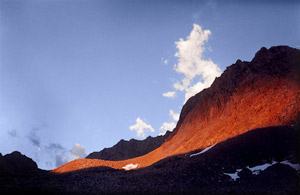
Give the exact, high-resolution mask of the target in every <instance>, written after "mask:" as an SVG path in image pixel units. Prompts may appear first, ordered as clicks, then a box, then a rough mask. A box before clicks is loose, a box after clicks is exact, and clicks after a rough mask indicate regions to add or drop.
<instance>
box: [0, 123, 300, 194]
mask: <svg viewBox="0 0 300 195" xmlns="http://www.w3.org/2000/svg"><path fill="white" fill-rule="evenodd" d="M299 127H300V126H299V125H298V126H297V125H296V126H277V127H267V128H260V129H254V130H252V131H249V132H246V133H244V134H242V135H239V136H236V137H234V138H230V139H228V140H226V141H224V142H221V143H218V144H216V145H214V146H213V147H210V148H209V149H205V150H195V151H191V152H189V153H186V154H180V155H175V156H172V157H168V158H165V159H163V160H160V161H158V162H156V163H154V164H153V165H151V166H148V167H145V168H142V169H138V170H133V171H124V170H116V169H112V168H109V167H94V168H89V169H81V170H77V171H73V172H68V173H64V174H55V173H51V172H50V173H44V174H43V175H35V176H30V177H29V176H22V177H21V176H19V177H16V176H15V177H12V176H10V177H9V178H8V177H2V176H1V175H0V192H1V194H24V193H28V194H29V193H30V194H120V193H122V194H291V195H294V194H299V193H300V172H299V171H300V158H299V154H300V147H299V143H300V142H299V138H300V129H299Z"/></svg>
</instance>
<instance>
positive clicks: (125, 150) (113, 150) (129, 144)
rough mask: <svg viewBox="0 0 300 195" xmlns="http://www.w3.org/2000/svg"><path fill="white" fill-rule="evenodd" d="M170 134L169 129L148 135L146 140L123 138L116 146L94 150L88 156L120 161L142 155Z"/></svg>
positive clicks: (159, 144)
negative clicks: (152, 135) (163, 132)
mask: <svg viewBox="0 0 300 195" xmlns="http://www.w3.org/2000/svg"><path fill="white" fill-rule="evenodd" d="M170 134H171V132H170V131H167V132H166V134H165V135H161V136H156V137H151V136H148V137H147V138H146V139H144V140H136V139H130V140H129V141H126V140H123V139H121V140H120V141H119V142H118V143H117V144H115V145H114V146H112V147H110V148H104V149H103V150H101V151H100V152H92V153H90V154H89V155H88V156H87V157H86V158H87V159H102V160H112V161H118V160H126V159H130V158H134V157H137V156H142V155H144V154H147V153H149V152H151V151H153V150H154V149H156V148H158V147H159V146H161V144H162V143H163V142H164V141H165V140H166V139H167V138H168V136H169V135H170Z"/></svg>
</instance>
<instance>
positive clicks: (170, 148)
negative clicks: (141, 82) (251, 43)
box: [53, 46, 300, 173]
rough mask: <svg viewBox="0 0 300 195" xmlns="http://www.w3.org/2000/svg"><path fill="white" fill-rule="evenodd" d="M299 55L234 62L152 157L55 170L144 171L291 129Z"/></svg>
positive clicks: (280, 49)
mask: <svg viewBox="0 0 300 195" xmlns="http://www.w3.org/2000/svg"><path fill="white" fill-rule="evenodd" d="M299 64H300V51H299V50H298V49H294V48H290V47H288V46H277V47H271V48H270V49H266V48H262V49H260V50H259V51H258V52H257V53H256V54H255V57H254V58H253V59H252V61H251V62H242V61H241V60H237V61H236V63H235V64H233V65H231V66H229V67H228V68H226V70H225V71H224V73H223V74H222V75H221V76H220V77H218V78H216V79H215V81H214V82H213V84H212V86H211V87H210V88H208V89H204V90H203V91H201V92H200V93H198V94H196V95H195V96H193V97H191V98H190V99H189V100H188V101H187V102H186V104H185V105H184V106H183V108H182V111H181V114H180V118H179V121H178V123H177V126H176V128H175V129H174V131H173V132H172V134H171V135H170V136H169V137H168V139H167V140H166V141H165V142H164V143H163V144H162V145H161V146H160V147H158V148H157V149H155V150H153V151H152V152H150V153H148V154H146V155H144V156H140V157H136V158H133V159H128V160H123V161H103V160H91V159H80V160H75V161H71V162H69V163H67V164H65V165H63V166H61V167H59V168H57V169H55V170H53V171H54V172H57V173H61V172H67V171H73V170H77V169H83V168H88V167H93V166H109V167H112V168H117V169H121V168H122V167H124V166H125V165H127V164H138V168H141V167H147V166H149V165H151V164H153V163H155V162H157V161H159V160H161V159H163V158H166V157H170V156H173V155H177V154H182V153H186V152H189V151H192V150H195V149H201V148H206V147H208V146H211V145H213V144H216V143H219V142H222V141H224V140H226V139H229V138H232V137H235V136H237V135H240V134H243V133H245V132H247V131H250V130H252V129H256V128H263V127H268V126H278V125H291V124H294V123H295V122H296V119H297V116H298V115H299V111H300V105H299V104H297V103H298V102H299V100H300V99H299V97H300V84H299V74H298V72H299Z"/></svg>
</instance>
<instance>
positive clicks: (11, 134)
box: [8, 129, 18, 137]
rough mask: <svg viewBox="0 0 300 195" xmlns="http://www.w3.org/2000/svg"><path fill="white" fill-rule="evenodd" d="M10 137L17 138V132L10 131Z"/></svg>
mask: <svg viewBox="0 0 300 195" xmlns="http://www.w3.org/2000/svg"><path fill="white" fill-rule="evenodd" d="M8 135H10V136H11V137H17V136H18V135H17V130H15V129H12V130H9V131H8Z"/></svg>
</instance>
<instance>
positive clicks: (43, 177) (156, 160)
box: [0, 46, 300, 195]
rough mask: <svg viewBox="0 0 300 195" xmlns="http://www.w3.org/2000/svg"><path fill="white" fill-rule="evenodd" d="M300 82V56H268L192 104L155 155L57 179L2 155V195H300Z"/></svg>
mask: <svg viewBox="0 0 300 195" xmlns="http://www.w3.org/2000/svg"><path fill="white" fill-rule="evenodd" d="M299 75H300V51H299V50H297V49H293V48H290V47H287V46H278V47H271V48H270V49H266V48H262V49H261V50H260V51H258V52H257V53H256V55H255V57H254V58H253V60H252V61H251V62H242V61H240V60H238V61H237V62H236V63H235V64H233V65H231V66H230V67H228V68H227V69H226V70H225V71H224V73H223V74H222V75H221V77H219V78H217V79H216V80H215V81H214V83H213V84H212V86H211V87H210V88H208V89H205V90H203V91H202V92H200V93H198V94H196V95H195V96H193V97H191V98H190V99H189V100H188V101H187V102H186V104H185V105H184V106H183V108H182V111H181V114H180V119H179V122H178V123H177V126H176V128H175V129H174V131H173V132H172V133H171V135H169V136H168V138H167V140H166V141H165V142H163V143H162V144H161V146H159V147H157V148H156V149H154V150H153V151H151V152H149V153H147V154H145V155H143V156H139V157H135V158H132V159H127V160H118V161H108V160H101V159H78V160H74V161H71V162H69V163H67V164H65V165H63V166H61V167H59V168H57V169H55V170H52V171H49V172H46V171H41V170H39V169H37V166H36V164H35V163H34V162H33V161H32V160H31V159H29V158H27V157H25V156H24V155H22V154H21V153H19V152H14V153H12V154H8V155H5V156H2V155H0V194H1V195H2V194H117V193H118V194H120V193H122V194H291V195H294V194H300V108H299V107H300V104H299V102H300V99H299V98H300V79H299ZM129 142H131V143H133V141H129ZM129 142H125V143H126V144H125V145H127V146H128V148H129V149H130V147H129V145H130V144H129ZM142 143H146V142H142ZM118 144H119V143H118ZM118 144H117V145H118ZM127 146H126V147H127ZM113 148H114V147H113ZM116 148H117V147H115V151H117V149H116ZM111 151H113V150H112V149H111ZM109 154H118V152H116V153H114V152H110V153H109ZM120 156H121V155H120ZM124 169H125V170H124ZM130 169H133V170H130Z"/></svg>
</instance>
